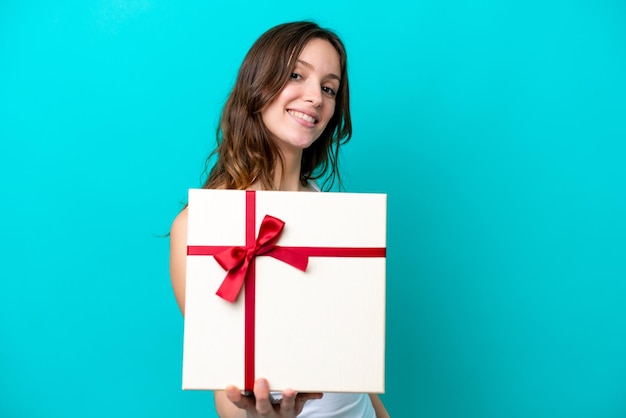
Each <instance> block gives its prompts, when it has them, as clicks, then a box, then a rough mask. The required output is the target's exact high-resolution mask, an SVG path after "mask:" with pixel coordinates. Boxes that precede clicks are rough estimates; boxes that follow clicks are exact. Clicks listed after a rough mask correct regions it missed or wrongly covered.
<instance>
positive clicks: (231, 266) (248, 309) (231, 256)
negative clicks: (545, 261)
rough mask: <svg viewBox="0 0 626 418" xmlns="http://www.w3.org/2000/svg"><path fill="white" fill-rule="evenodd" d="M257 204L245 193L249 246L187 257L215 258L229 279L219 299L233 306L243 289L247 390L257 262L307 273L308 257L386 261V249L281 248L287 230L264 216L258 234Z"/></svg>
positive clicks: (196, 249) (201, 248)
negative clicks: (273, 260)
mask: <svg viewBox="0 0 626 418" xmlns="http://www.w3.org/2000/svg"><path fill="white" fill-rule="evenodd" d="M255 218H256V200H255V192H254V191H253V190H247V191H246V245H245V247H241V246H239V247H238V246H206V245H190V246H187V255H212V256H214V258H215V260H216V261H217V262H218V263H219V265H220V266H222V268H223V269H224V270H227V271H228V273H227V274H226V278H225V279H224V280H223V281H222V284H221V285H220V287H219V289H218V290H217V293H216V294H217V295H218V296H220V297H221V298H223V299H225V300H227V301H229V302H234V301H235V300H236V299H237V296H238V295H239V292H240V291H241V288H242V287H244V293H245V295H246V300H245V313H244V317H245V318H244V319H245V353H244V357H245V358H244V370H245V371H244V390H252V388H253V386H254V380H255V377H254V341H255V340H254V334H255V330H254V324H255V318H254V315H255V294H256V291H255V287H256V277H255V276H256V274H255V262H254V260H255V258H256V257H257V256H261V255H263V256H269V257H274V258H276V259H278V260H281V261H283V262H285V263H287V264H289V265H291V266H293V267H295V268H297V269H299V270H302V271H306V268H307V265H308V260H309V257H385V256H386V249H385V248H379V247H375V248H362V247H281V246H278V245H275V244H276V242H277V241H278V239H279V238H280V234H281V232H282V230H283V228H284V226H285V223H284V222H283V221H281V220H280V219H278V218H275V217H273V216H270V215H265V218H264V219H263V221H262V222H261V226H260V228H259V235H258V237H255V236H254V232H255V230H256V226H255Z"/></svg>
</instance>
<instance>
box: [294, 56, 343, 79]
mask: <svg viewBox="0 0 626 418" xmlns="http://www.w3.org/2000/svg"><path fill="white" fill-rule="evenodd" d="M296 62H298V63H300V64H302V65H304V66H305V67H307V68H310V69H312V70H314V69H315V67H314V66H313V64H310V63H308V62H306V61H303V60H301V59H298V60H296ZM326 77H328V78H334V79H336V80H337V81H339V82H341V77H339V76H338V75H337V74H334V73H330V74H328V75H327V76H326Z"/></svg>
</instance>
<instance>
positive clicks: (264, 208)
mask: <svg viewBox="0 0 626 418" xmlns="http://www.w3.org/2000/svg"><path fill="white" fill-rule="evenodd" d="M386 205H387V196H386V195H384V194H365V193H363V194H361V193H317V192H277V191H256V192H253V191H239V190H206V189H191V190H189V206H188V238H187V240H188V256H187V282H186V296H185V301H186V304H185V325H184V352H183V389H209V390H222V389H224V388H225V387H226V386H228V385H230V384H234V385H236V386H237V387H239V388H241V389H246V390H251V389H252V384H253V382H254V380H255V378H259V377H265V378H267V379H268V381H269V384H270V388H271V390H278V391H280V390H283V389H286V388H292V389H294V390H296V391H299V392H367V393H383V392H384V375H385V265H386V259H385V251H386V250H385V248H386V211H387V207H386ZM266 215H270V216H271V217H274V218H277V219H278V220H279V221H277V222H278V223H280V221H283V222H284V228H283V229H282V232H281V233H280V235H279V236H278V240H277V242H275V245H277V246H279V247H281V248H282V249H286V250H285V251H292V252H295V253H297V254H300V259H302V258H303V254H309V255H310V256H309V257H308V265H307V266H306V270H305V271H302V270H300V269H298V268H296V267H294V266H292V265H290V264H288V263H287V262H285V261H283V260H281V259H277V258H274V257H273V256H270V255H259V254H257V255H256V256H254V255H250V254H251V253H250V251H252V250H249V251H248V259H249V260H253V261H251V263H250V264H251V265H250V266H248V271H247V273H245V272H244V273H245V274H246V276H245V283H244V285H243V287H242V289H241V291H240V292H239V293H237V294H236V299H234V302H229V301H227V300H225V299H223V298H222V297H220V296H218V295H217V294H216V292H217V291H218V289H219V288H220V286H222V283H223V282H224V280H225V278H226V276H227V274H228V275H237V274H238V275H239V277H243V274H244V273H242V267H241V266H239V272H236V271H234V270H237V268H235V269H233V270H231V271H230V272H227V271H226V270H225V269H224V268H223V267H222V265H220V263H218V261H216V258H215V257H214V255H215V254H225V253H228V254H230V253H238V252H245V249H246V246H248V248H250V247H254V245H255V243H254V240H255V239H257V238H256V237H257V236H258V235H259V228H260V226H261V224H262V221H263V220H264V218H265V216H266ZM264 229H267V228H265V227H264ZM261 235H264V234H263V231H262V234H261ZM259 239H260V238H259ZM233 247H238V249H234V250H233ZM277 251H278V250H277ZM261 252H263V251H261ZM311 254H312V255H311ZM279 258H280V257H279ZM304 258H305V259H306V257H304ZM295 264H297V263H295ZM299 268H302V266H299ZM243 270H245V268H243ZM233 277H234V276H233ZM231 285H232V281H230V280H227V284H226V286H231ZM235 287H236V286H235ZM231 289H232V287H231ZM235 293H236V290H235Z"/></svg>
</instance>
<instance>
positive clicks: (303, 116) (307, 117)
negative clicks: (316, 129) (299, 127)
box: [287, 110, 318, 123]
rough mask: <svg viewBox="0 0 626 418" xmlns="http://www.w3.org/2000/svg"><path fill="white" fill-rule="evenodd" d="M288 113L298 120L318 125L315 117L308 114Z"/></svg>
mask: <svg viewBox="0 0 626 418" xmlns="http://www.w3.org/2000/svg"><path fill="white" fill-rule="evenodd" d="M287 112H288V113H289V114H290V115H291V116H294V117H296V118H300V119H302V120H304V121H307V122H309V123H317V122H318V120H317V119H315V118H314V117H313V116H310V115H307V114H306V113H302V112H298V111H297V110H287Z"/></svg>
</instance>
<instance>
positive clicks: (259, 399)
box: [253, 379, 274, 415]
mask: <svg viewBox="0 0 626 418" xmlns="http://www.w3.org/2000/svg"><path fill="white" fill-rule="evenodd" d="M253 392H254V397H255V398H256V411H257V412H258V413H259V414H261V415H267V414H269V413H270V412H272V411H273V410H274V408H273V407H272V402H271V401H270V385H269V384H268V383H267V380H265V379H258V380H257V381H256V382H254V388H253Z"/></svg>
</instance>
